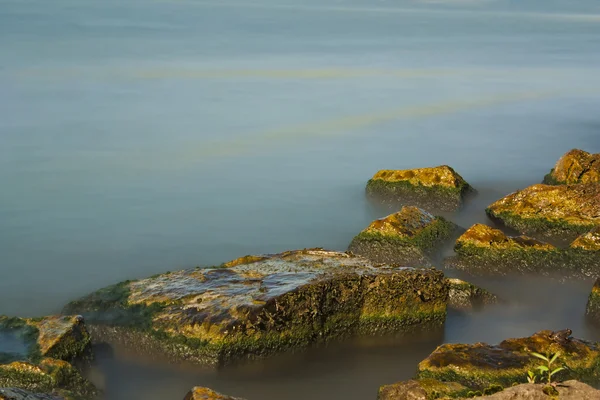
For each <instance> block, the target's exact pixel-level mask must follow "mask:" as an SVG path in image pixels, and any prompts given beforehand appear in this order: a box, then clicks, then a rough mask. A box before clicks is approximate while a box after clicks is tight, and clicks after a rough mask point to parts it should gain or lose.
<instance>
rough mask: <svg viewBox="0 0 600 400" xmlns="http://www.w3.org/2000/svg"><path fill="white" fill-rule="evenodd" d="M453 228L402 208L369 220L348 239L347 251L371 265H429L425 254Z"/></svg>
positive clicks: (405, 207) (418, 212)
mask: <svg viewBox="0 0 600 400" xmlns="http://www.w3.org/2000/svg"><path fill="white" fill-rule="evenodd" d="M457 228H458V227H457V226H456V225H455V224H453V223H452V222H449V221H447V220H445V219H444V218H442V217H434V216H433V215H431V214H429V213H428V212H427V211H424V210H422V209H420V208H417V207H412V206H404V207H402V209H401V210H400V211H399V212H397V213H395V214H391V215H388V216H387V217H385V218H381V219H377V220H375V221H373V222H372V223H371V224H370V225H369V226H368V227H367V228H366V229H365V230H363V231H362V232H360V233H359V234H358V235H357V236H355V237H354V239H352V242H351V243H350V246H348V250H349V251H351V252H352V253H354V254H359V255H362V256H364V257H366V258H368V259H370V260H372V261H374V262H380V263H393V264H398V265H402V266H415V265H421V266H430V265H431V261H430V260H429V257H428V255H429V254H431V253H432V252H433V250H435V249H436V248H437V247H438V246H439V245H440V244H441V243H443V242H444V241H447V240H448V239H450V238H451V236H452V234H453V233H454V232H455V231H456V230H457Z"/></svg>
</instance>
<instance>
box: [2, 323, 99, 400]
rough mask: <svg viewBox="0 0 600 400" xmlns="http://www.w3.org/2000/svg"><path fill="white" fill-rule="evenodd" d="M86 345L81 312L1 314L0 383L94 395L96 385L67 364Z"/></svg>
mask: <svg viewBox="0 0 600 400" xmlns="http://www.w3.org/2000/svg"><path fill="white" fill-rule="evenodd" d="M89 345H90V336H89V334H88V332H87V329H86V327H85V325H84V322H83V318H82V317H80V316H62V317H61V316H50V317H44V318H33V319H24V318H14V317H4V316H3V317H0V387H14V388H21V389H27V390H31V391H34V392H40V393H42V392H46V393H49V392H53V391H55V390H66V391H69V392H72V393H74V394H76V395H79V396H83V397H86V396H93V395H95V394H96V389H95V388H94V387H93V385H92V384H91V383H89V382H88V381H86V380H85V379H84V378H83V377H82V376H81V375H80V373H79V371H78V370H77V369H76V368H75V367H73V366H72V365H71V364H70V361H73V360H75V359H78V358H81V357H83V356H86V355H87V354H88V353H87V352H88V351H89Z"/></svg>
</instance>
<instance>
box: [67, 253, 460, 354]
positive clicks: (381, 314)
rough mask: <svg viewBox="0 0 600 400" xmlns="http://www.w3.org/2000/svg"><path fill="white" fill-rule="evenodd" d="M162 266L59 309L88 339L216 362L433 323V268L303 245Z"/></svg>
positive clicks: (439, 306)
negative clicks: (74, 316) (222, 260)
mask: <svg viewBox="0 0 600 400" xmlns="http://www.w3.org/2000/svg"><path fill="white" fill-rule="evenodd" d="M225 265H232V266H231V267H226V266H223V267H212V268H195V269H189V270H183V271H178V272H170V273H165V274H162V275H157V276H154V277H151V278H148V279H142V280H138V281H126V282H122V283H120V284H117V285H113V286H110V287H107V288H104V289H101V290H99V291H97V292H95V293H92V294H91V295H89V296H87V297H84V298H82V299H80V300H77V301H74V302H72V303H70V304H69V305H68V306H67V307H66V309H65V311H66V312H69V313H71V312H77V313H81V314H83V315H84V316H86V319H87V320H88V321H89V322H90V323H91V324H92V325H91V328H90V329H91V330H92V333H93V335H95V336H96V338H97V339H98V340H102V341H107V342H120V343H121V344H123V345H125V346H130V347H131V348H132V349H134V350H138V351H143V352H146V353H148V354H157V355H160V356H167V357H170V358H172V359H184V360H187V361H193V362H196V363H203V364H210V365H221V364H224V363H227V362H229V361H231V360H235V359H240V358H254V357H263V356H267V355H270V354H273V353H276V352H279V351H282V350H285V349H294V348H301V347H304V346H307V345H309V344H311V343H313V342H316V341H321V340H327V339H329V338H332V337H340V336H347V335H352V334H357V333H360V334H375V333H379V332H386V331H389V332H397V331H407V330H412V329H415V327H417V326H419V327H422V326H426V325H431V326H439V325H441V324H443V322H444V320H445V316H446V302H447V298H448V286H447V283H446V281H445V279H444V276H443V273H441V272H440V271H436V270H434V269H413V268H402V267H393V266H388V265H376V264H373V263H371V262H370V261H368V260H367V259H365V258H363V257H359V256H354V255H350V254H346V253H339V252H332V251H326V250H322V249H310V250H299V251H289V252H285V253H281V254H275V255H266V256H260V257H250V258H244V259H242V260H241V261H240V260H234V261H233V262H231V263H228V264H225Z"/></svg>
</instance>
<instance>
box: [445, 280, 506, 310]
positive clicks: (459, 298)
mask: <svg viewBox="0 0 600 400" xmlns="http://www.w3.org/2000/svg"><path fill="white" fill-rule="evenodd" d="M448 284H449V287H450V290H449V293H448V307H451V308H454V309H456V310H465V311H466V310H472V309H479V308H481V307H483V306H486V305H489V304H496V303H498V301H499V300H498V297H497V296H496V295H495V294H492V293H490V292H488V291H487V290H485V289H482V288H480V287H477V286H475V285H473V284H471V283H469V282H465V281H463V280H461V279H448Z"/></svg>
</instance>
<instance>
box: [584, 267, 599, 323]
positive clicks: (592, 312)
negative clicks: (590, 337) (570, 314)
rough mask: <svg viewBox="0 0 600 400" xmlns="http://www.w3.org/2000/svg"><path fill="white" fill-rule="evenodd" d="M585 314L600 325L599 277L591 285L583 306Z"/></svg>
mask: <svg viewBox="0 0 600 400" xmlns="http://www.w3.org/2000/svg"><path fill="white" fill-rule="evenodd" d="M585 315H586V317H587V319H588V320H589V321H590V322H592V323H594V324H596V325H600V278H598V279H596V282H595V283H594V286H593V287H592V291H591V292H590V295H589V297H588V301H587V305H586V307H585Z"/></svg>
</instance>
